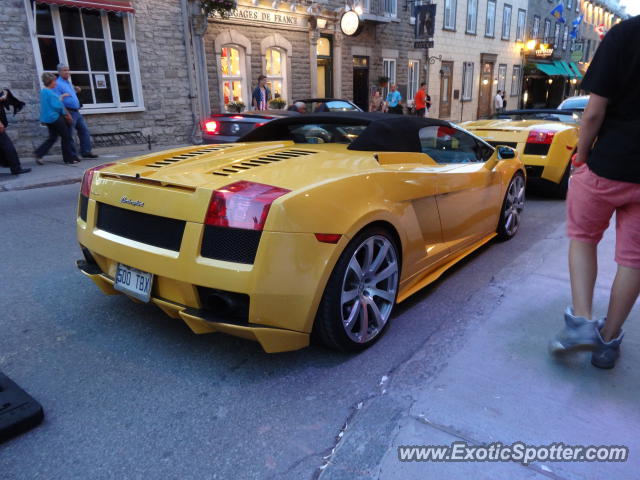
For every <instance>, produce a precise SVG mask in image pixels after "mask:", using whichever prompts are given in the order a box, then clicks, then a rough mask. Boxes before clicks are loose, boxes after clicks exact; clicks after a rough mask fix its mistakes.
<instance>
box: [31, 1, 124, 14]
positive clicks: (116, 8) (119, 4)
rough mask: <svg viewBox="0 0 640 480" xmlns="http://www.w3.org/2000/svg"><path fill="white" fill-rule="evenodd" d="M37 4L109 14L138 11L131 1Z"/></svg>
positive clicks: (50, 2)
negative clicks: (100, 11) (85, 9)
mask: <svg viewBox="0 0 640 480" xmlns="http://www.w3.org/2000/svg"><path fill="white" fill-rule="evenodd" d="M36 2H37V3H46V4H47V5H62V6H65V7H76V8H91V9H93V10H105V11H107V12H127V13H135V11H136V10H135V9H134V8H133V5H131V1H129V0H36Z"/></svg>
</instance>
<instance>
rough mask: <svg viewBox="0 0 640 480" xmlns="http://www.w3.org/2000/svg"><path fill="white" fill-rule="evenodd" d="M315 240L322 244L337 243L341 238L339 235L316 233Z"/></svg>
mask: <svg viewBox="0 0 640 480" xmlns="http://www.w3.org/2000/svg"><path fill="white" fill-rule="evenodd" d="M315 235H316V240H318V241H319V242H322V243H338V242H339V241H340V239H341V238H342V235H340V234H339V233H316V234H315Z"/></svg>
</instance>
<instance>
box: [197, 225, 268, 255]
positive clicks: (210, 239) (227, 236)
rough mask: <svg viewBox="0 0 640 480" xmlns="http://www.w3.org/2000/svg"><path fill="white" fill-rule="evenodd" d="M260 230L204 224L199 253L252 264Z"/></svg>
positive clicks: (260, 234)
mask: <svg viewBox="0 0 640 480" xmlns="http://www.w3.org/2000/svg"><path fill="white" fill-rule="evenodd" d="M261 236H262V232H261V231H260V230H245V229H242V228H227V227H218V226H214V225H205V227H204V236H203V238H202V248H201V250H200V254H201V255H202V256H203V257H207V258H214V259H216V260H224V261H227V262H235V263H245V264H249V265H251V264H253V262H254V260H255V259H256V253H257V252H258V245H259V244H260V237H261Z"/></svg>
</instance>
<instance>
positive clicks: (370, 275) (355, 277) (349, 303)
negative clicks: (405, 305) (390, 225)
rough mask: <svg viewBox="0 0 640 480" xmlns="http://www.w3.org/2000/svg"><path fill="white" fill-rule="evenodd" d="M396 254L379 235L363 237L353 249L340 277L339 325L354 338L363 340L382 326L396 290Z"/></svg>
mask: <svg viewBox="0 0 640 480" xmlns="http://www.w3.org/2000/svg"><path fill="white" fill-rule="evenodd" d="M398 271H399V268H398V258H397V254H396V249H395V247H394V245H393V243H392V242H391V241H390V240H389V239H388V238H386V237H384V236H382V235H374V236H371V237H369V238H367V239H366V240H364V241H363V242H362V243H361V244H360V245H359V246H358V247H357V248H356V250H355V252H354V253H353V255H352V257H351V259H350V261H349V264H348V266H347V269H346V271H345V274H344V278H343V281H342V294H341V300H340V306H341V312H342V325H343V327H344V331H345V333H346V334H347V336H348V337H349V338H350V339H351V340H352V341H354V342H357V343H366V342H368V341H369V340H372V339H373V338H375V337H376V336H377V335H378V334H379V333H380V332H381V331H382V329H383V328H384V326H385V325H386V323H387V321H388V320H389V316H390V315H391V311H392V310H393V306H394V303H395V301H396V293H397V291H398Z"/></svg>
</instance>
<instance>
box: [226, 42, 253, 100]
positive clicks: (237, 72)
mask: <svg viewBox="0 0 640 480" xmlns="http://www.w3.org/2000/svg"><path fill="white" fill-rule="evenodd" d="M243 63H244V50H243V49H242V48H240V47H237V46H235V45H225V46H224V47H222V52H221V53H220V69H221V72H222V95H223V100H224V104H225V106H226V105H227V104H228V103H229V102H243V103H244V104H245V105H246V103H247V102H245V99H244V98H242V92H243V83H244V68H243V66H244V65H243Z"/></svg>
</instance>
